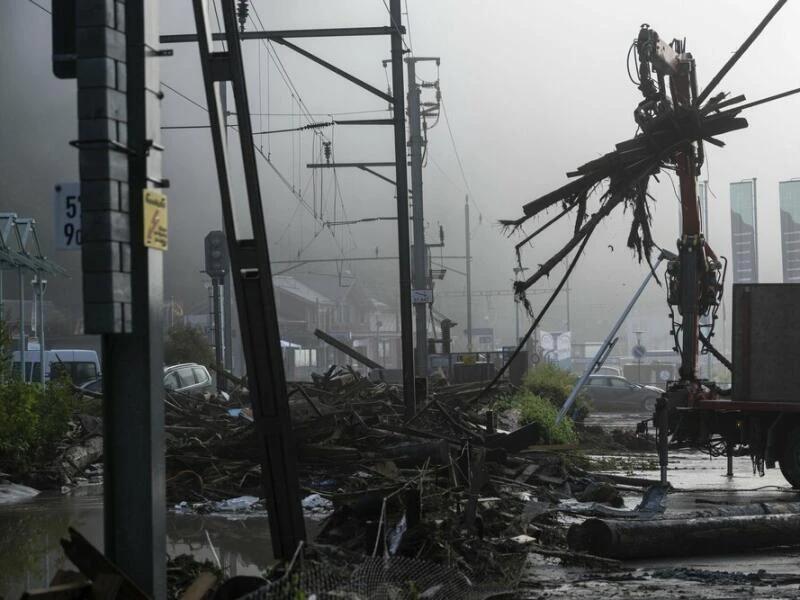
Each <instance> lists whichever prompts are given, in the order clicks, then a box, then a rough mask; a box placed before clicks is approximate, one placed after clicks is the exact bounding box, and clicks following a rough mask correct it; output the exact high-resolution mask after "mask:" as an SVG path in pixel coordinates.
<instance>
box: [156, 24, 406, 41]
mask: <svg viewBox="0 0 800 600" xmlns="http://www.w3.org/2000/svg"><path fill="white" fill-rule="evenodd" d="M394 31H395V28H394V27H342V28H335V29H285V30H279V31H242V32H239V39H241V40H243V41H246V40H277V39H278V38H321V37H356V36H375V35H391V34H392V33H393V32H394ZM405 32H406V30H405V27H400V33H405ZM212 39H213V40H214V41H215V42H217V41H222V40H224V39H225V34H223V33H215V34H214V35H213V36H212ZM160 41H161V43H162V44H183V43H186V42H196V41H197V34H196V33H173V34H168V35H162V36H161V38H160Z"/></svg>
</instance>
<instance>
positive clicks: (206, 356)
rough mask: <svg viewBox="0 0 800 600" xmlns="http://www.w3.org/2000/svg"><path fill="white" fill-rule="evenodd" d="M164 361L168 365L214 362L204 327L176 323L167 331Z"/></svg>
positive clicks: (208, 363) (207, 363)
mask: <svg viewBox="0 0 800 600" xmlns="http://www.w3.org/2000/svg"><path fill="white" fill-rule="evenodd" d="M164 362H165V363H166V364H168V365H174V364H178V363H185V362H196V363H200V364H201V365H206V366H208V365H210V364H212V363H213V362H214V353H213V351H212V350H211V344H209V342H208V339H207V338H206V335H205V334H204V333H203V330H202V329H200V328H199V327H193V326H191V325H175V326H174V327H172V328H171V329H170V330H169V331H168V332H167V339H166V341H165V343H164Z"/></svg>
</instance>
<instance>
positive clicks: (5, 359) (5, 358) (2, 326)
mask: <svg viewBox="0 0 800 600" xmlns="http://www.w3.org/2000/svg"><path fill="white" fill-rule="evenodd" d="M12 352H13V351H12V349H11V332H9V330H8V326H7V325H6V322H5V321H4V320H3V319H0V382H3V381H5V379H6V377H8V375H9V374H10V373H11V357H12V356H13V354H12Z"/></svg>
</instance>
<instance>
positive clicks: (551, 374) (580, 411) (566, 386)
mask: <svg viewBox="0 0 800 600" xmlns="http://www.w3.org/2000/svg"><path fill="white" fill-rule="evenodd" d="M574 387H575V376H574V375H573V374H572V373H570V372H569V371H565V370H564V369H562V368H560V367H558V366H557V365H554V364H549V363H548V364H542V365H539V366H538V367H536V368H535V369H531V370H529V371H528V372H527V373H526V374H525V379H524V381H523V382H522V389H523V390H524V391H527V392H530V393H531V394H534V395H536V396H539V397H541V398H542V399H544V400H546V401H547V402H549V403H550V404H551V405H552V406H554V407H555V408H556V410H559V409H560V408H561V406H562V405H563V404H564V401H565V400H566V399H567V397H568V396H569V394H570V392H571V391H572V388H574ZM590 408H591V405H590V402H589V399H588V398H587V396H586V394H584V393H580V394H578V397H577V398H576V399H575V403H574V404H573V406H572V411H571V416H572V418H573V419H574V420H575V421H578V422H580V421H583V419H585V418H586V415H587V414H589V409H590Z"/></svg>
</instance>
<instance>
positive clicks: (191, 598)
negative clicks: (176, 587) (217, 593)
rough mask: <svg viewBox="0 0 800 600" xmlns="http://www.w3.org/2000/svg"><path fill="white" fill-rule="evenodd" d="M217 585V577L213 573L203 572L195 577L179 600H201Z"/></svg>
mask: <svg viewBox="0 0 800 600" xmlns="http://www.w3.org/2000/svg"><path fill="white" fill-rule="evenodd" d="M216 583H217V576H216V575H214V574H213V573H208V572H206V571H204V572H203V573H200V575H198V576H197V579H195V580H194V581H193V582H192V585H190V586H189V587H188V588H187V590H186V591H185V592H184V593H183V595H182V596H181V597H180V600H202V598H203V596H205V595H206V593H207V592H208V591H209V590H210V589H211V588H213V587H214V585H216Z"/></svg>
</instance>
